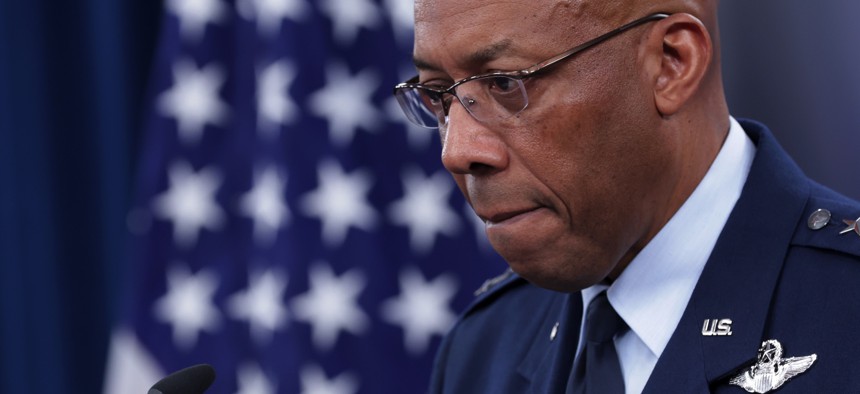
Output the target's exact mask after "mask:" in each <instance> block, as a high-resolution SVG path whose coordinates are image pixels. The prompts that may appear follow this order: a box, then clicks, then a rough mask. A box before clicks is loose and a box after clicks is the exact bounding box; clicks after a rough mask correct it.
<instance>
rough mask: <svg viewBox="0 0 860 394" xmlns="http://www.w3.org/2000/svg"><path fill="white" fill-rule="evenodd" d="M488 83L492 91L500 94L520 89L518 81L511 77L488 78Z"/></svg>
mask: <svg viewBox="0 0 860 394" xmlns="http://www.w3.org/2000/svg"><path fill="white" fill-rule="evenodd" d="M487 83H488V84H489V85H490V86H489V87H490V91H494V90H495V91H498V92H499V93H510V92H513V91H515V90H517V89H518V88H519V84H518V83H517V81H516V80H515V79H513V78H510V77H492V78H487Z"/></svg>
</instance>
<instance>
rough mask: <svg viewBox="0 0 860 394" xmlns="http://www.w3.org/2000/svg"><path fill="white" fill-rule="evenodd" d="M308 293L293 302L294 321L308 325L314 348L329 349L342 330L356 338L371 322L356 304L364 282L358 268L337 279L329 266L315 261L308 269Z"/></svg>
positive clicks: (298, 296) (296, 297)
mask: <svg viewBox="0 0 860 394" xmlns="http://www.w3.org/2000/svg"><path fill="white" fill-rule="evenodd" d="M308 274H309V286H310V288H309V289H308V291H307V293H304V294H300V295H297V296H295V298H293V300H292V307H293V308H292V309H293V315H294V316H295V318H296V320H299V321H304V322H307V323H308V324H310V325H311V332H312V339H313V342H314V345H315V346H316V347H317V349H320V350H330V349H331V348H332V347H333V346H334V344H335V342H337V337H338V335H339V334H340V332H341V331H348V332H350V333H352V334H355V335H359V334H362V333H364V332H365V331H366V330H367V328H368V326H369V325H370V320H369V319H368V317H367V315H366V314H365V313H364V311H362V310H361V307H360V306H359V305H358V296H359V294H360V293H361V292H362V290H364V286H365V279H364V275H362V274H361V272H360V271H358V270H357V269H352V270H349V271H347V272H344V273H343V274H342V275H341V276H339V277H338V276H336V275H335V274H334V272H333V271H332V269H331V267H330V266H329V265H328V264H326V263H324V262H317V263H314V264H312V265H311V266H310V268H309V272H308Z"/></svg>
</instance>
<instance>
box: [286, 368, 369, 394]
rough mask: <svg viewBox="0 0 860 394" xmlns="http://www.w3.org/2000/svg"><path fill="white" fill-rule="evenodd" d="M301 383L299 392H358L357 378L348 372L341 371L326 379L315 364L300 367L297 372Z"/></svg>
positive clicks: (313, 393) (347, 393)
mask: <svg viewBox="0 0 860 394" xmlns="http://www.w3.org/2000/svg"><path fill="white" fill-rule="evenodd" d="M299 380H300V381H301V384H302V392H301V394H355V393H356V392H358V380H357V379H356V378H355V377H354V376H352V374H349V373H346V372H344V373H342V374H340V375H338V376H337V377H336V378H334V379H332V380H328V378H327V377H326V375H325V372H323V370H322V369H321V368H320V367H318V366H315V365H313V366H312V365H308V366H305V367H304V368H302V371H301V372H300V373H299Z"/></svg>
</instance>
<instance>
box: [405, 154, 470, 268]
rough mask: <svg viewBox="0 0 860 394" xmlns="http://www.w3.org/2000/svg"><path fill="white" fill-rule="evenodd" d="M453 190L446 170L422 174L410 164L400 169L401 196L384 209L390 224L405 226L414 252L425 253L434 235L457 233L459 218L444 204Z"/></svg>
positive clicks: (430, 246)
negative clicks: (401, 175)
mask: <svg viewBox="0 0 860 394" xmlns="http://www.w3.org/2000/svg"><path fill="white" fill-rule="evenodd" d="M453 189H454V183H453V182H452V181H451V177H450V175H448V174H447V173H446V172H443V171H439V172H437V173H435V174H433V175H432V176H429V177H425V176H423V175H421V171H420V170H418V169H416V168H414V167H410V168H408V169H406V170H404V171H403V191H404V195H403V198H402V199H400V200H397V201H395V202H394V203H392V204H391V206H390V207H389V211H388V212H389V217H390V218H391V222H392V223H394V224H399V225H403V226H407V227H409V241H410V245H411V246H412V249H413V250H414V251H416V252H419V253H426V252H429V251H430V250H431V249H433V243H434V242H435V240H436V235H437V234H445V235H448V236H454V235H456V234H457V232H458V230H459V228H460V218H459V217H458V216H457V214H456V213H454V211H453V210H452V209H451V207H450V205H449V204H448V198H449V197H450V195H451V191H453Z"/></svg>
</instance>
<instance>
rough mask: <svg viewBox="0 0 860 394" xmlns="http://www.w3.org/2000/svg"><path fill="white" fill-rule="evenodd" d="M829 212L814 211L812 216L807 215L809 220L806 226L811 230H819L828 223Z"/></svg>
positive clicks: (822, 210)
mask: <svg viewBox="0 0 860 394" xmlns="http://www.w3.org/2000/svg"><path fill="white" fill-rule="evenodd" d="M830 217H831V215H830V211H828V210H826V209H816V210H815V212H813V213H812V215H809V220H807V221H806V224H807V225H808V226H809V228H810V229H811V230H821V229H823V228H824V226H826V225H827V223H830Z"/></svg>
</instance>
